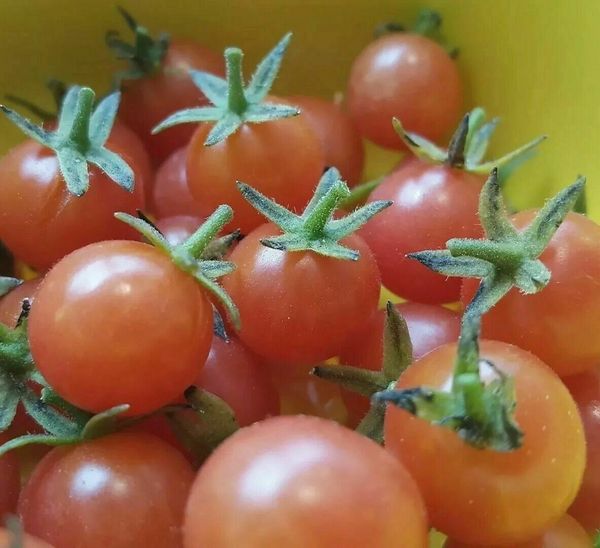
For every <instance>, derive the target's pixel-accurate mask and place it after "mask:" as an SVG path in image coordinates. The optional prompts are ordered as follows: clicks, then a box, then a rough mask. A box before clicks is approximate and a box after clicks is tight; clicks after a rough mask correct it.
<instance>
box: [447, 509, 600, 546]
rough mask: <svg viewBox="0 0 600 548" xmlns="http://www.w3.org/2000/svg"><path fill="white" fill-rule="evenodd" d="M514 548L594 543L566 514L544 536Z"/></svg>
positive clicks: (449, 543) (450, 543) (451, 541)
mask: <svg viewBox="0 0 600 548" xmlns="http://www.w3.org/2000/svg"><path fill="white" fill-rule="evenodd" d="M511 547H512V548H591V547H592V543H591V541H590V537H589V536H588V535H587V533H586V532H585V529H584V528H583V527H581V525H579V523H577V521H575V520H574V519H573V518H572V517H571V516H569V515H568V514H565V515H564V516H563V517H562V518H560V519H559V520H558V521H557V522H556V523H554V524H553V525H551V526H550V527H548V529H546V531H544V533H543V534H542V536H539V537H536V538H534V539H531V540H528V541H525V542H519V544H511ZM444 548H499V547H498V546H497V545H496V546H495V547H494V546H491V545H487V544H486V545H485V546H482V545H481V544H478V545H477V546H474V545H473V544H463V543H462V542H455V541H453V540H450V539H449V540H447V541H446V543H445V544H444ZM505 548H506V547H505Z"/></svg>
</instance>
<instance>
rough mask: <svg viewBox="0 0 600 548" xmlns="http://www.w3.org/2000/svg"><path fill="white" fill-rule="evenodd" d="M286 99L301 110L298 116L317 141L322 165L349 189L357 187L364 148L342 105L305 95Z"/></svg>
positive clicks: (362, 165)
mask: <svg viewBox="0 0 600 548" xmlns="http://www.w3.org/2000/svg"><path fill="white" fill-rule="evenodd" d="M287 100H289V102H290V103H291V104H293V105H295V106H297V107H299V108H300V110H301V114H300V115H301V116H303V117H304V118H305V119H306V121H307V122H308V123H309V124H310V126H311V128H312V130H313V131H314V132H315V134H316V136H317V137H318V138H319V141H320V142H321V147H322V148H323V153H324V158H325V165H326V166H328V167H337V168H338V169H339V170H340V172H341V174H342V179H344V181H346V182H347V183H348V186H353V185H355V184H357V183H358V182H359V181H360V177H361V175H362V171H363V167H364V163H365V149H364V145H363V142H362V138H361V136H360V134H359V133H358V131H357V130H356V127H355V126H354V122H353V121H352V119H351V118H350V116H348V114H347V113H346V112H345V111H344V110H343V109H342V106H341V105H336V104H335V103H333V102H331V101H326V100H325V99H320V98H318V97H308V96H305V95H296V96H294V97H289V98H288V99H287Z"/></svg>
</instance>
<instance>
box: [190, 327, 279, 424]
mask: <svg viewBox="0 0 600 548" xmlns="http://www.w3.org/2000/svg"><path fill="white" fill-rule="evenodd" d="M195 384H197V385H198V386H201V387H202V388H204V389H206V390H208V391H209V392H212V393H213V394H215V395H216V396H219V397H220V398H221V399H223V400H224V401H225V402H227V403H228V404H229V406H230V407H231V408H232V409H233V411H234V413H235V416H236V419H237V422H238V424H239V425H240V426H247V425H249V424H252V423H253V422H256V421H259V420H261V419H264V418H265V417H268V416H269V415H276V414H277V413H278V412H279V398H278V396H277V392H276V391H275V388H274V387H273V385H272V384H271V380H270V379H269V372H268V370H267V368H266V367H265V366H264V364H263V363H262V362H261V360H260V359H259V358H257V357H256V356H254V355H253V354H252V353H251V352H250V351H249V350H247V349H246V348H245V347H244V346H243V345H242V344H241V343H240V342H239V341H238V340H237V339H236V338H231V339H230V340H229V342H225V341H224V340H223V339H221V338H220V337H217V336H215V337H213V341H212V346H211V347H210V352H209V354H208V359H207V360H206V364H205V365H204V368H203V369H202V372H201V373H200V376H199V377H198V380H197V381H196V383H195Z"/></svg>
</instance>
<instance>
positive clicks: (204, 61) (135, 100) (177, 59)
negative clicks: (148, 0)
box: [119, 40, 225, 165]
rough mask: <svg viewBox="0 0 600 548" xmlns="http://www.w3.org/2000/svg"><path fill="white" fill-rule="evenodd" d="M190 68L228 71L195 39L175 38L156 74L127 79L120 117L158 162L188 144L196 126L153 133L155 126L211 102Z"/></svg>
mask: <svg viewBox="0 0 600 548" xmlns="http://www.w3.org/2000/svg"><path fill="white" fill-rule="evenodd" d="M189 69H196V70H202V71H205V72H211V73H213V74H217V75H219V76H223V75H224V73H225V70H224V66H223V57H222V56H221V55H220V54H218V53H215V52H213V51H211V50H210V49H208V48H205V47H203V46H201V45H199V44H196V43H194V42H190V41H184V40H173V41H171V43H170V45H169V49H168V50H167V53H166V55H165V57H164V59H163V62H162V66H161V68H160V70H159V71H158V72H157V73H156V74H154V75H152V76H147V77H144V78H140V79H138V80H126V81H125V82H124V92H123V98H122V100H121V108H120V109H119V116H120V118H121V119H122V120H123V121H124V122H125V123H126V124H127V125H128V126H129V127H130V128H131V129H133V131H135V132H136V133H137V134H138V135H139V137H140V138H141V139H142V141H143V142H144V144H145V145H146V148H147V149H148V152H149V153H150V157H151V159H152V161H153V163H154V164H155V165H158V164H160V163H161V162H162V161H163V160H164V159H165V158H167V156H169V155H170V154H171V153H172V152H174V151H175V150H177V149H178V148H181V147H183V146H185V145H187V143H188V142H189V140H190V137H191V136H192V133H193V132H194V129H195V128H194V126H193V124H192V125H191V124H183V125H179V126H176V127H173V128H170V129H167V130H165V131H163V132H161V133H159V134H157V135H151V131H152V128H154V126H156V125H157V124H158V123H159V122H161V121H162V120H164V119H165V118H166V117H167V116H168V115H169V114H171V113H173V112H175V111H177V110H181V109H184V108H190V107H198V106H202V105H205V104H207V102H208V101H207V100H206V98H205V97H204V96H203V95H202V92H200V91H199V90H198V88H197V87H196V86H195V85H194V83H193V82H192V80H191V78H190V77H189V75H188V70H189Z"/></svg>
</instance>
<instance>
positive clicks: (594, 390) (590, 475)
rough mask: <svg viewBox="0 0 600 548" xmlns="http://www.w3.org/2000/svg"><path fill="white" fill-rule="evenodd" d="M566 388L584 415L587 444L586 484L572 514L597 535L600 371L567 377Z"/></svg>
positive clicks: (599, 518)
mask: <svg viewBox="0 0 600 548" xmlns="http://www.w3.org/2000/svg"><path fill="white" fill-rule="evenodd" d="M565 384H566V385H567V388H568V389H569V391H570V392H571V395H572V396H573V398H574V399H575V403H576V404H577V407H578V408H579V412H580V413H581V418H582V420H583V427H584V429H585V439H586V441H587V463H586V467H585V473H584V474H583V482H582V483H581V488H580V489H579V493H578V494H577V498H576V499H575V502H574V503H573V505H572V506H571V508H569V514H571V515H572V516H573V517H575V518H576V519H577V520H578V521H579V522H580V523H581V524H582V525H583V526H584V527H585V528H586V529H587V530H588V531H590V532H595V531H596V530H598V529H600V369H599V368H597V367H596V368H594V369H591V370H589V371H586V372H585V373H581V374H579V375H574V376H572V377H567V378H566V379H565Z"/></svg>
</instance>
